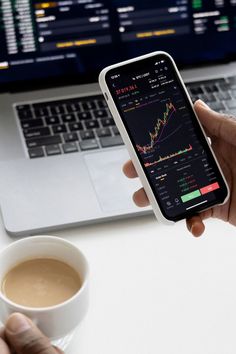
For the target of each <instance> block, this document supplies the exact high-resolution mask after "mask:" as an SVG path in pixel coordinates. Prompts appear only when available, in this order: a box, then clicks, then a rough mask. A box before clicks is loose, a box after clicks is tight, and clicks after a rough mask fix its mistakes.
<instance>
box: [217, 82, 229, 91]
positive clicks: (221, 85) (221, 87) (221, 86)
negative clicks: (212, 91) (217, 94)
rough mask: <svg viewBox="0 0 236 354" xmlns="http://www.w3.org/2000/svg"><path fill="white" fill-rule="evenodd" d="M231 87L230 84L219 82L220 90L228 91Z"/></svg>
mask: <svg viewBox="0 0 236 354" xmlns="http://www.w3.org/2000/svg"><path fill="white" fill-rule="evenodd" d="M230 89H231V86H230V84H226V83H225V84H220V90H221V91H223V92H224V91H229V90H230Z"/></svg>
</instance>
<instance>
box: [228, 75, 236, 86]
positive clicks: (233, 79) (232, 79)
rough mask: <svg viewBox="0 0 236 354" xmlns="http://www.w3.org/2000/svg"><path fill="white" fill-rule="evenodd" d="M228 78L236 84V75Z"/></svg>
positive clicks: (231, 82)
mask: <svg viewBox="0 0 236 354" xmlns="http://www.w3.org/2000/svg"><path fill="white" fill-rule="evenodd" d="M228 80H229V82H230V84H232V85H233V84H236V76H230V77H228Z"/></svg>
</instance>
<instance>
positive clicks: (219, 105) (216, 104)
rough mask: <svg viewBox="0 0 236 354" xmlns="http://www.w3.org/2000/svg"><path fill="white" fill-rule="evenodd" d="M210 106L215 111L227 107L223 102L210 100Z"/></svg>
mask: <svg viewBox="0 0 236 354" xmlns="http://www.w3.org/2000/svg"><path fill="white" fill-rule="evenodd" d="M209 106H210V108H211V109H213V110H214V111H222V110H224V109H225V106H224V105H223V103H222V102H210V103H209Z"/></svg>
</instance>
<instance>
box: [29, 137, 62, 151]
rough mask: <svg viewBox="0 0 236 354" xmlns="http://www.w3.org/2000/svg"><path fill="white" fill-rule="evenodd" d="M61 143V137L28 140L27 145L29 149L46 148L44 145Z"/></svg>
mask: <svg viewBox="0 0 236 354" xmlns="http://www.w3.org/2000/svg"><path fill="white" fill-rule="evenodd" d="M59 143H61V137H60V135H53V136H47V137H40V138H32V139H26V144H27V146H28V147H29V148H33V147H38V146H44V145H54V144H59Z"/></svg>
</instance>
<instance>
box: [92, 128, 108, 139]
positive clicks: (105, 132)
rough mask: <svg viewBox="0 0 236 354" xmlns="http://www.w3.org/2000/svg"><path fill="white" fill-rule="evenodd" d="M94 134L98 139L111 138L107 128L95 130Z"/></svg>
mask: <svg viewBox="0 0 236 354" xmlns="http://www.w3.org/2000/svg"><path fill="white" fill-rule="evenodd" d="M96 133H97V136H98V137H100V138H101V137H104V136H111V131H110V129H109V128H100V129H96Z"/></svg>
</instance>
